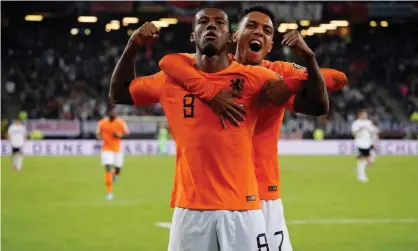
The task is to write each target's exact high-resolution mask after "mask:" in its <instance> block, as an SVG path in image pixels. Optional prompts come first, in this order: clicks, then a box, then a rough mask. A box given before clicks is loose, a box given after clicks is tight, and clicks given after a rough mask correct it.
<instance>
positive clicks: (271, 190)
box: [268, 186, 278, 192]
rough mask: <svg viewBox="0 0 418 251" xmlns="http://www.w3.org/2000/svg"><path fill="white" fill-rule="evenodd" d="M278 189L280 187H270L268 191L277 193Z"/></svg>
mask: <svg viewBox="0 0 418 251" xmlns="http://www.w3.org/2000/svg"><path fill="white" fill-rule="evenodd" d="M277 189H278V187H277V186H269V187H268V191H269V192H275V191H277Z"/></svg>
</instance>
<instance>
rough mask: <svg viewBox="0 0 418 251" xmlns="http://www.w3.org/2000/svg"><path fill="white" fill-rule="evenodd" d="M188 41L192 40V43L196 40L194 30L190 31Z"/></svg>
mask: <svg viewBox="0 0 418 251" xmlns="http://www.w3.org/2000/svg"><path fill="white" fill-rule="evenodd" d="M190 42H192V43H194V42H196V38H195V35H194V32H192V34H190Z"/></svg>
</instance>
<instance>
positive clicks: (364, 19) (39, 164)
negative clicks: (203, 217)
mask: <svg viewBox="0 0 418 251" xmlns="http://www.w3.org/2000/svg"><path fill="white" fill-rule="evenodd" d="M220 4H221V5H222V6H223V7H224V9H225V11H226V12H227V13H228V14H229V17H230V20H236V18H237V14H238V12H239V10H240V9H241V8H242V7H245V6H247V5H248V4H250V2H221V3H220ZM263 4H265V5H267V6H269V8H271V9H272V10H274V11H275V13H276V15H277V17H278V18H279V19H278V20H277V21H278V22H279V23H280V26H279V27H278V29H279V30H278V32H277V33H276V35H275V41H276V44H279V42H278V41H280V39H281V37H282V35H283V32H284V31H285V30H286V29H293V28H297V29H298V30H299V31H300V32H301V33H302V34H303V35H304V36H305V39H306V40H307V42H308V44H309V45H310V46H311V47H312V48H313V50H314V52H315V54H316V56H317V59H318V61H319V64H320V66H321V67H330V68H335V69H337V70H340V71H343V72H345V73H346V74H347V76H348V79H349V84H348V86H347V87H346V88H344V90H342V91H340V92H336V93H332V94H330V100H331V111H330V112H329V114H328V115H326V116H323V117H320V118H311V117H308V116H303V115H300V114H292V113H287V114H286V116H285V120H284V125H283V127H282V134H281V136H282V138H283V139H287V140H302V139H305V140H308V139H312V138H313V134H314V131H315V129H321V130H323V131H324V136H325V139H338V140H341V139H347V140H348V139H350V138H351V136H350V130H349V129H350V125H351V122H352V121H353V120H354V119H355V116H356V112H357V110H358V109H359V108H361V107H366V108H367V109H368V110H369V113H370V116H371V118H372V120H373V121H375V122H376V123H377V124H378V125H379V127H380V130H381V134H380V137H381V138H382V139H387V140H394V139H396V140H397V141H386V143H384V144H385V146H386V145H387V144H391V143H387V142H396V143H393V144H394V145H396V146H395V148H396V149H398V150H396V151H389V150H387V149H386V148H385V149H386V150H385V151H382V153H383V154H388V155H396V154H397V153H398V154H401V155H410V156H380V157H379V158H378V161H377V164H376V167H375V168H374V167H373V168H371V170H370V171H369V172H370V178H371V182H370V183H369V184H367V185H364V184H357V183H356V181H355V178H354V167H355V161H354V159H353V157H352V156H332V157H327V156H309V157H307V156H284V157H282V158H281V161H280V162H281V168H282V175H283V183H282V187H283V201H284V204H285V210H286V217H287V219H288V221H289V228H290V232H291V237H292V242H293V245H294V248H295V250H307V249H309V250H314V251H315V250H365V251H366V250H367V251H373V250H400V251H409V250H418V249H417V247H418V241H417V238H416V236H417V235H418V213H417V212H418V200H417V199H414V198H416V195H415V193H414V192H413V191H416V190H417V189H418V187H417V185H416V178H417V177H418V171H417V170H416V167H417V166H418V160H417V156H416V155H417V152H418V145H417V143H416V142H417V141H416V139H417V136H418V135H417V134H418V123H417V121H418V85H417V83H418V69H417V68H418V55H417V54H418V44H417V40H416V36H417V35H418V20H417V18H418V5H417V4H416V3H414V2H410V3H408V2H404V3H395V2H384V3H355V2H352V3H343V2H335V3H325V2H324V3H315V2H305V3H303V2H264V3H263ZM200 5H201V3H200V2H177V1H172V2H117V3H116V2H2V3H1V11H2V17H1V18H2V19H1V25H2V29H1V32H2V48H1V50H2V51H1V54H2V64H1V67H2V68H1V70H2V72H1V73H2V74H1V81H2V85H1V119H2V131H1V132H2V139H3V138H4V136H5V132H7V127H8V125H9V123H10V121H11V120H13V119H14V118H16V117H17V116H20V117H22V118H24V119H25V123H26V124H27V126H28V128H29V130H30V131H33V130H34V129H39V130H40V131H42V133H43V136H44V138H45V139H46V140H45V141H38V142H39V143H33V142H32V143H31V144H32V145H36V144H37V145H41V146H39V147H40V148H39V149H42V150H39V153H40V152H42V153H49V155H57V156H51V157H39V156H28V157H26V159H25V166H24V170H23V172H22V173H19V174H17V173H14V172H13V171H12V170H11V168H9V167H10V160H9V159H8V158H6V157H5V155H7V154H8V153H9V151H10V149H9V146H8V145H7V142H6V141H2V155H3V156H2V160H1V164H2V172H1V173H2V220H1V223H2V239H1V241H2V248H3V249H4V250H10V251H15V250H87V249H88V250H101V251H103V250H114V249H123V250H152V251H153V250H165V248H166V244H167V239H168V231H167V229H165V228H163V227H159V226H167V224H166V223H162V224H159V226H158V222H170V217H171V212H172V211H171V209H169V207H168V201H169V196H170V190H171V185H172V174H173V167H174V158H173V157H171V156H155V155H156V154H157V152H155V151H154V150H153V149H155V148H152V147H151V148H150V147H148V146H147V145H145V146H143V147H142V148H141V147H137V146H134V147H133V148H134V149H136V150H135V151H138V154H140V155H146V156H128V157H127V158H126V165H125V169H124V170H123V176H122V179H121V182H120V183H119V184H117V187H116V196H117V198H116V200H115V201H112V202H107V201H104V197H103V196H102V194H103V184H102V170H101V168H100V166H99V158H98V157H97V156H88V157H86V156H71V157H64V156H58V155H62V154H61V153H62V152H63V151H64V152H65V149H67V152H68V151H69V155H84V154H83V152H82V151H81V150H80V151H78V150H77V149H79V147H80V146H79V145H82V144H84V143H80V142H92V141H91V140H94V130H95V127H96V123H97V120H98V119H100V118H101V117H102V116H103V115H104V113H105V110H106V104H107V93H108V84H109V80H110V75H111V73H112V70H113V67H114V65H115V64H116V62H117V59H118V56H119V55H120V54H121V52H122V50H123V48H124V46H125V44H126V42H127V40H128V38H129V34H131V33H132V31H133V30H134V29H136V28H138V27H139V26H140V25H141V24H142V23H143V22H144V21H157V22H156V24H158V25H159V26H161V27H162V29H161V36H160V41H159V43H158V44H157V45H156V46H155V47H154V48H148V49H145V50H143V51H142V53H141V54H140V56H139V57H138V58H137V67H138V68H137V72H138V73H139V74H140V75H148V74H152V73H154V72H157V71H158V61H159V59H160V58H161V57H162V56H163V55H165V54H167V53H171V52H193V50H194V48H193V47H192V46H191V45H190V43H189V41H188V38H189V35H190V31H191V25H190V22H191V20H192V19H193V15H194V14H195V12H196V10H197V9H198V8H199V6H200ZM80 17H82V18H80ZM96 19H97V20H96ZM333 21H334V22H333ZM336 21H337V22H336ZM329 24H334V25H329ZM296 26H297V27H296ZM332 26H334V27H332ZM335 26H336V27H335ZM233 27H236V23H233ZM268 58H269V59H271V60H284V61H292V62H296V63H299V64H302V65H303V63H302V62H300V61H299V58H298V57H297V56H295V55H294V54H292V53H291V52H290V51H289V50H287V49H286V48H281V47H280V46H275V49H274V50H273V51H272V52H271V53H270V54H269V56H268ZM118 112H119V114H120V115H121V116H123V117H124V118H126V119H127V120H128V126H129V127H130V129H131V131H132V132H133V133H132V135H131V136H130V138H131V139H132V140H139V139H144V140H153V139H156V138H157V135H158V129H159V127H160V126H164V125H165V124H166V121H165V119H164V116H163V111H162V109H161V107H160V106H159V105H154V106H149V107H145V108H144V107H143V108H132V107H127V106H120V107H118ZM53 139H55V140H61V141H60V142H64V143H62V144H61V145H60V144H58V143H51V142H56V141H50V140H53ZM73 140H79V141H73ZM85 140H89V141H85ZM72 142H75V143H72ZM295 142H298V143H300V146H301V147H300V148H301V149H303V148H304V147H303V144H305V148H308V145H309V144H312V142H308V141H306V143H304V141H295ZM323 142H324V143H326V142H327V141H323ZM344 142H345V141H344ZM403 142H404V143H403ZM71 144H73V146H67V145H71ZM77 144H78V145H77ZM98 144H100V143H99V142H95V143H93V145H94V147H95V149H96V148H97V145H98ZM147 147H148V148H147ZM350 147H351V146H347V148H350ZM319 148H321V147H319ZM34 149H35V150H36V149H37V148H36V147H33V149H32V151H35V150H34ZM48 149H52V150H48ZM57 149H58V150H57ZM68 149H71V150H68ZM138 149H139V150H138ZM147 149H149V150H148V151H147ZM388 149H389V148H388ZM391 149H392V148H391ZM399 149H401V150H399ZM96 150H97V149H96ZM48 151H49V152H48ZM36 153H37V152H36V151H35V154H34V155H39V154H36ZM339 153H340V152H336V154H335V155H338V154H339ZM351 153H352V152H349V153H347V154H342V155H348V154H351ZM147 155H151V156H147Z"/></svg>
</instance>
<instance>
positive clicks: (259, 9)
mask: <svg viewBox="0 0 418 251" xmlns="http://www.w3.org/2000/svg"><path fill="white" fill-rule="evenodd" d="M255 11H257V12H261V13H263V14H265V15H267V16H268V17H269V18H270V19H271V22H272V23H273V30H276V26H277V23H276V15H274V12H273V11H271V10H270V9H268V8H266V7H264V6H263V5H260V4H256V5H251V6H248V7H247V8H244V9H242V10H241V11H240V13H239V14H238V23H240V22H241V21H242V19H244V18H245V17H246V16H247V15H248V14H250V13H251V12H255Z"/></svg>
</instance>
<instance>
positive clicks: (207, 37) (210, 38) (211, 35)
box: [204, 32, 218, 41]
mask: <svg viewBox="0 0 418 251" xmlns="http://www.w3.org/2000/svg"><path fill="white" fill-rule="evenodd" d="M217 38H218V37H217V36H216V34H215V32H208V33H207V34H206V35H205V37H204V39H205V41H214V40H216V39H217Z"/></svg>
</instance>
